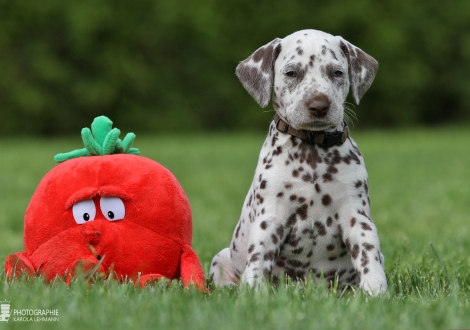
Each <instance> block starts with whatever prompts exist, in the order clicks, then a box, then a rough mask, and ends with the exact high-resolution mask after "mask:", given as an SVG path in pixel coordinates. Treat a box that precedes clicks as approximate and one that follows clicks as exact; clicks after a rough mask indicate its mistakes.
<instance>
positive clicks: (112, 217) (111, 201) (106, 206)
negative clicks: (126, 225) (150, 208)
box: [100, 197, 126, 221]
mask: <svg viewBox="0 0 470 330" xmlns="http://www.w3.org/2000/svg"><path fill="white" fill-rule="evenodd" d="M100 207H101V212H103V215H104V217H105V218H106V219H108V220H109V221H116V220H121V219H124V216H125V215H126V208H125V206H124V203H123V202H122V200H121V199H120V198H118V197H101V199H100Z"/></svg>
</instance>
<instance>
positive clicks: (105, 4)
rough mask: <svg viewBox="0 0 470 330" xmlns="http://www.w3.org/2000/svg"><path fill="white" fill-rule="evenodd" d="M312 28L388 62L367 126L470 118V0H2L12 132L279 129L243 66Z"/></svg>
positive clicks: (3, 111) (5, 108) (0, 87)
mask: <svg viewBox="0 0 470 330" xmlns="http://www.w3.org/2000/svg"><path fill="white" fill-rule="evenodd" d="M306 28H314V29H319V30H323V31H326V32H329V33H331V34H334V35H342V36H343V37H344V38H345V39H347V40H349V41H350V42H351V43H353V44H355V45H356V46H358V47H360V48H362V49H363V50H365V51H366V52H367V53H369V54H370V55H372V56H373V57H375V58H376V59H377V60H378V61H379V63H380V69H379V72H378V75H377V77H376V80H375V82H374V84H373V85H372V87H371V89H370V90H369V91H368V92H367V93H366V95H365V97H364V98H363V99H362V101H361V105H360V106H356V107H355V108H354V109H355V111H356V113H357V116H358V118H359V125H357V126H359V127H361V128H363V127H385V126H388V127H397V126H411V125H435V124H442V123H461V122H463V121H467V122H468V121H470V2H469V1H468V0H452V1H448V2H444V1H438V0H383V1H373V0H355V1H348V0H344V1H317V0H287V1H286V0H257V1H253V0H237V1H227V0H198V1H189V0H188V1H184V0H133V1H130V0H67V1H63V0H47V1H35V0H15V1H11V0H0V132H1V134H3V135H6V134H22V135H25V134H27V135H47V136H51V135H59V134H76V133H77V132H78V130H79V129H80V128H82V127H85V126H89V124H90V123H91V121H92V119H93V118H94V117H95V116H97V115H101V114H104V115H107V116H109V117H110V118H111V119H113V121H114V122H115V123H116V125H117V126H118V127H120V128H122V129H123V130H124V131H128V130H134V131H139V133H140V132H168V131H172V132H175V131H177V132H187V131H202V130H235V129H243V130H246V129H251V130H253V129H266V123H267V122H268V121H269V120H270V118H271V117H272V115H273V113H272V112H271V111H270V110H272V107H271V106H268V107H267V108H266V109H260V108H259V106H258V105H257V104H256V103H255V102H254V100H252V99H251V97H250V96H249V95H248V93H247V92H246V91H245V90H244V89H243V87H242V86H241V84H240V83H239V82H238V80H237V78H236V77H235V75H234V70H235V67H236V65H237V64H238V62H240V61H241V60H243V59H245V58H246V57H248V56H249V55H250V54H251V53H252V52H253V51H254V50H256V49H257V48H258V47H260V46H262V45H264V44H266V43H267V42H269V41H271V40H272V39H274V38H275V37H284V36H286V35H288V34H291V33H292V32H294V31H297V30H301V29H306ZM350 101H351V102H352V99H351V100H350ZM266 111H268V112H266Z"/></svg>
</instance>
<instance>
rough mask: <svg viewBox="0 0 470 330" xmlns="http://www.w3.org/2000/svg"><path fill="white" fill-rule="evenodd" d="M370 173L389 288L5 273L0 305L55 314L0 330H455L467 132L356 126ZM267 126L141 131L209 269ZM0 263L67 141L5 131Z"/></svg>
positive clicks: (469, 311)
mask: <svg viewBox="0 0 470 330" xmlns="http://www.w3.org/2000/svg"><path fill="white" fill-rule="evenodd" d="M352 135H353V137H354V139H355V140H356V142H357V143H358V145H359V148H360V150H361V151H362V153H363V155H364V157H365V160H366V164H367V168H368V171H369V186H370V194H371V196H370V197H371V213H372V218H373V219H374V221H375V223H376V225H377V227H378V229H379V235H380V238H381V248H382V252H383V254H384V256H385V263H386V272H387V276H388V280H389V286H390V288H389V292H388V294H386V295H384V296H381V297H377V298H370V297H367V296H366V295H364V294H362V293H360V292H349V293H345V294H340V293H337V292H329V291H327V290H326V289H325V288H324V287H322V286H314V285H312V284H310V283H307V284H306V285H303V284H289V285H286V286H282V287H280V288H278V289H272V288H271V289H270V290H268V291H267V292H266V291H260V292H253V291H252V290H249V289H246V288H241V289H218V288H215V289H213V290H212V291H211V293H209V294H201V293H199V292H197V291H196V290H192V289H190V290H186V289H184V288H182V287H181V286H180V285H179V284H178V283H173V284H172V285H171V286H170V287H167V286H166V285H164V284H157V285H151V286H149V287H147V288H144V289H136V288H134V287H133V286H132V285H131V284H129V283H127V284H126V283H125V284H120V283H116V282H113V281H101V282H94V283H93V284H92V285H87V284H85V283H84V282H83V281H75V282H73V283H72V285H71V286H66V285H65V284H63V283H60V282H58V283H53V284H51V285H45V284H43V282H42V281H40V280H37V281H24V280H20V281H14V282H12V283H8V282H6V281H5V280H4V276H3V271H2V275H1V276H2V277H1V278H2V284H1V286H0V287H1V290H0V301H4V300H8V301H10V303H11V308H12V309H13V308H16V309H30V308H31V309H58V310H59V315H60V320H59V321H58V322H49V323H47V322H30V323H25V322H14V321H12V319H10V322H9V323H8V324H0V327H2V328H5V329H7V328H11V329H22V328H28V329H30V328H32V329H34V328H37V329H42V328H48V329H49V328H50V329H56V328H57V329H67V328H68V329H80V328H83V329H94V328H107V329H146V328H148V329H150V328H152V329H300V328H303V329H340V328H341V329H451V328H470V274H469V271H470V166H469V164H470V128H468V127H449V128H435V129H431V128H428V129H414V130H411V129H409V130H401V131H367V132H360V131H355V130H354V129H353V132H352ZM263 140H264V135H263V134H254V133H246V134H244V133H229V134H207V135H186V136H176V135H175V136H141V135H139V134H137V139H136V141H135V144H134V146H136V147H138V148H139V149H140V150H141V154H142V155H143V156H146V157H149V158H152V159H154V160H156V161H158V162H160V163H161V164H163V165H164V166H166V167H167V168H169V169H170V170H171V171H172V172H173V173H174V174H175V176H176V177H177V178H178V180H179V181H180V183H181V184H182V186H183V188H184V189H185V191H186V193H187V195H188V197H189V200H190V202H191V206H192V210H193V227H194V233H193V247H194V249H195V250H196V251H197V253H198V255H199V258H200V260H201V262H202V264H203V267H204V270H205V271H206V275H208V272H209V266H210V262H211V259H212V257H213V256H214V255H215V254H216V253H217V252H218V251H220V250H221V249H222V248H224V247H227V246H228V245H229V243H230V239H231V236H232V232H233V229H234V228H235V225H236V223H237V221H238V217H239V214H240V211H241V205H242V203H243V200H244V198H245V194H246V192H247V190H248V187H249V185H250V183H251V180H252V177H253V173H254V169H255V166H256V162H257V157H258V153H259V150H260V148H261V144H262V142H263ZM0 144H1V146H2V147H1V149H2V152H1V154H0V259H1V260H2V262H3V260H4V258H5V257H6V256H7V255H8V254H10V253H14V252H17V251H22V250H23V241H22V239H23V238H22V230H23V213H24V211H25V209H26V206H27V205H28V202H29V199H30V197H31V195H32V193H33V191H34V189H35V187H36V186H37V184H38V183H39V181H40V180H41V178H42V176H43V175H45V174H46V173H47V172H48V171H49V170H50V169H51V168H52V167H53V166H55V163H54V162H53V156H54V155H55V154H56V153H58V152H66V151H70V150H72V149H77V148H82V143H81V140H80V138H79V132H77V136H76V137H75V138H67V139H32V138H31V139H26V138H24V139H0ZM0 323H3V322H0Z"/></svg>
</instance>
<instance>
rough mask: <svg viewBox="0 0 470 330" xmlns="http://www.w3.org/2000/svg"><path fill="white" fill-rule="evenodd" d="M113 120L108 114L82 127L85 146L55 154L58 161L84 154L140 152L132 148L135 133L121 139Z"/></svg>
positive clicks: (102, 154) (99, 154)
mask: <svg viewBox="0 0 470 330" xmlns="http://www.w3.org/2000/svg"><path fill="white" fill-rule="evenodd" d="M112 127H113V122H112V121H111V120H110V119H109V118H108V117H106V116H100V117H96V118H95V119H94V120H93V123H92V124H91V130H90V129H89V128H88V127H85V128H83V129H82V140H83V144H84V145H85V148H83V149H77V150H72V151H70V152H66V153H60V154H57V155H55V156H54V160H55V161H56V162H58V163H62V162H65V161H66V160H69V159H72V158H78V157H83V156H104V155H112V154H134V155H138V154H140V152H139V149H137V148H131V146H132V143H134V140H135V134H134V133H128V134H127V135H126V136H125V137H124V140H121V139H119V134H121V131H120V130H119V129H117V128H112Z"/></svg>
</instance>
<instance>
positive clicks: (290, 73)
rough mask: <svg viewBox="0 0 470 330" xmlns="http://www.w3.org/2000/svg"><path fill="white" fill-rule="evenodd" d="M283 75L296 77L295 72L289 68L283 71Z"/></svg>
mask: <svg viewBox="0 0 470 330" xmlns="http://www.w3.org/2000/svg"><path fill="white" fill-rule="evenodd" d="M285 75H286V76H288V77H291V78H294V77H297V72H296V71H293V70H290V71H287V72H286V73H285Z"/></svg>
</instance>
